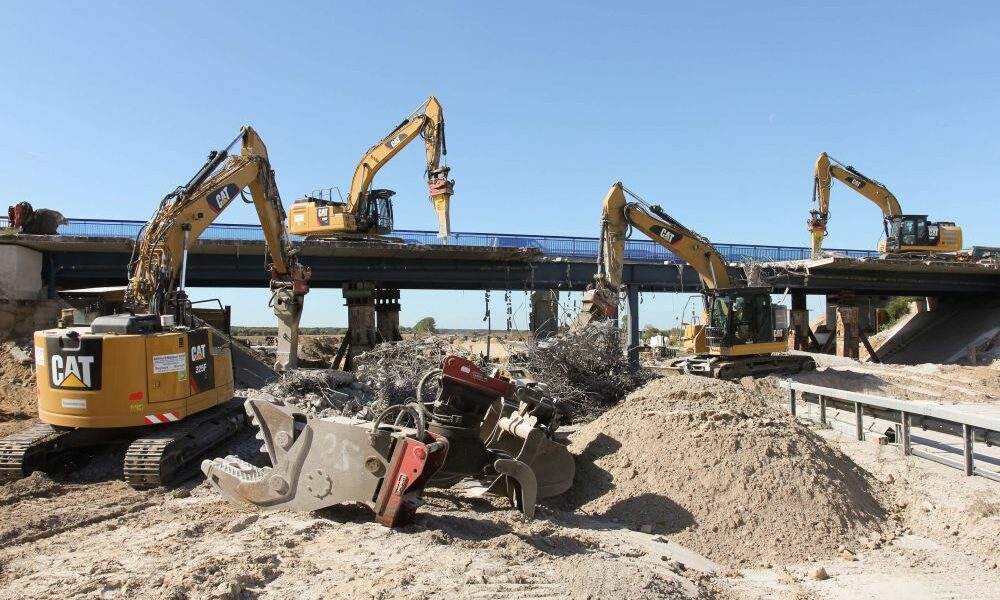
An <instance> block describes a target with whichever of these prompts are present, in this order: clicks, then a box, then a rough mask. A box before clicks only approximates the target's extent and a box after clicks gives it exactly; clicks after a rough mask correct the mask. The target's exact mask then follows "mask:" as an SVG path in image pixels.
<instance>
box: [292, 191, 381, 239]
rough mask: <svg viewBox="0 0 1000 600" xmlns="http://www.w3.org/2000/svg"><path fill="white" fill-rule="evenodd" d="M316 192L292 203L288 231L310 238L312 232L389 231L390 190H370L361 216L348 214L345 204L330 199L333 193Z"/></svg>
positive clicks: (377, 232)
mask: <svg viewBox="0 0 1000 600" xmlns="http://www.w3.org/2000/svg"><path fill="white" fill-rule="evenodd" d="M336 189H337V188H328V189H324V190H316V191H314V192H313V193H312V194H309V195H308V196H305V197H303V198H300V199H298V200H296V201H295V203H294V204H293V205H292V208H291V210H289V212H288V215H289V219H290V221H289V222H290V223H291V226H290V228H289V230H290V231H291V232H292V233H294V234H298V235H311V234H312V233H311V232H312V231H313V230H328V231H329V232H330V233H328V234H326V235H345V234H346V235H352V234H354V235H357V234H366V235H385V234H387V233H390V232H392V227H393V222H392V197H393V196H394V195H396V192H394V191H392V190H370V191H369V192H368V194H367V200H366V201H365V203H364V210H363V212H362V213H361V215H359V216H357V217H355V216H354V215H353V214H351V213H350V212H348V208H347V203H346V202H344V201H343V200H340V201H338V200H334V199H333V190H336Z"/></svg>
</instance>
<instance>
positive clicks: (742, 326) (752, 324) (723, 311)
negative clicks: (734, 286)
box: [706, 293, 774, 346]
mask: <svg viewBox="0 0 1000 600" xmlns="http://www.w3.org/2000/svg"><path fill="white" fill-rule="evenodd" d="M772 312H773V311H772V310H771V296H770V295H769V294H766V293H747V294H738V293H737V294H731V295H725V296H716V297H715V298H713V299H712V303H711V310H710V314H709V327H708V330H707V332H706V334H707V341H708V343H709V345H711V346H737V345H743V344H757V343H761V342H773V341H774V327H773V324H772V321H773V316H772Z"/></svg>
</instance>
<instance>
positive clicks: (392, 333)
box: [375, 288, 403, 342]
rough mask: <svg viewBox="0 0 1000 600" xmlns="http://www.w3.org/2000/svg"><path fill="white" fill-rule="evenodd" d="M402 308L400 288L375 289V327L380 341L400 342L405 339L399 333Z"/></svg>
mask: <svg viewBox="0 0 1000 600" xmlns="http://www.w3.org/2000/svg"><path fill="white" fill-rule="evenodd" d="M400 308H401V307H400V304H399V289H398V288H378V289H376V290H375V328H376V330H377V333H378V341H379V342H398V341H399V340H401V339H403V336H402V335H400V333H399V311H400Z"/></svg>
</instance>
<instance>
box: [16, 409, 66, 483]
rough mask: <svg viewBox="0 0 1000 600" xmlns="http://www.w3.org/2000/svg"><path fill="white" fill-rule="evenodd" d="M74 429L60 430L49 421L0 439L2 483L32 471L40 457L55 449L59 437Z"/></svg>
mask: <svg viewBox="0 0 1000 600" xmlns="http://www.w3.org/2000/svg"><path fill="white" fill-rule="evenodd" d="M71 432H72V430H59V429H56V428H55V427H53V426H51V425H49V424H47V423H37V424H35V425H32V426H31V427H29V428H27V429H25V430H23V431H19V432H17V433H15V434H12V435H9V436H7V437H5V438H3V439H0V483H3V482H7V481H14V480H15V479H20V478H22V477H24V476H25V475H28V474H30V473H31V471H34V470H35V469H34V468H32V465H33V464H34V463H37V462H38V461H39V458H44V455H46V454H47V453H48V450H49V449H54V447H55V446H56V445H57V444H58V442H59V439H60V438H62V437H64V436H66V435H67V434H69V433H71Z"/></svg>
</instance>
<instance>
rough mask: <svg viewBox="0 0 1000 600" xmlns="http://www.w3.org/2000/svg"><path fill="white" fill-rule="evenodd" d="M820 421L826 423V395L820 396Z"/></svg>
mask: <svg viewBox="0 0 1000 600" xmlns="http://www.w3.org/2000/svg"><path fill="white" fill-rule="evenodd" d="M819 422H820V424H822V425H826V396H819Z"/></svg>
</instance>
